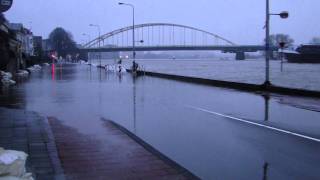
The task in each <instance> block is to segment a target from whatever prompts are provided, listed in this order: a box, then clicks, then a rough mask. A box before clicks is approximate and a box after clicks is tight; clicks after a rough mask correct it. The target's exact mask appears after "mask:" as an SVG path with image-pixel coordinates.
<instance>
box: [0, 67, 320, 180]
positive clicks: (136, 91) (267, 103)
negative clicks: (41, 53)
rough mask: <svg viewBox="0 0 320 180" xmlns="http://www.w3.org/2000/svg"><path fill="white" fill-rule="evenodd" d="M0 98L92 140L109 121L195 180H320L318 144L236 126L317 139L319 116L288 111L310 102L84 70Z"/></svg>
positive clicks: (58, 73)
mask: <svg viewBox="0 0 320 180" xmlns="http://www.w3.org/2000/svg"><path fill="white" fill-rule="evenodd" d="M0 97H1V101H0V102H1V105H2V106H7V107H10V108H22V109H25V110H28V111H35V112H38V113H40V114H41V115H43V116H46V117H48V116H53V117H56V118H57V119H59V120H61V121H62V122H63V123H64V124H65V125H67V126H70V127H73V128H76V129H77V130H78V131H79V132H81V133H83V134H85V135H89V136H93V137H95V138H97V139H100V140H103V139H104V138H106V135H107V134H106V132H105V129H104V127H103V125H102V124H103V121H102V120H101V118H104V119H109V120H112V121H114V122H116V123H119V124H121V125H122V126H124V127H125V128H127V129H128V130H130V131H131V132H133V133H135V134H136V135H137V136H139V137H140V138H141V139H143V140H144V141H145V142H147V143H149V144H150V145H152V146H153V147H154V148H156V149H157V150H159V151H160V152H162V153H163V154H165V155H166V156H167V157H169V158H170V159H172V160H174V161H175V162H177V163H178V164H180V165H181V166H183V167H185V168H186V169H188V170H189V171H190V172H192V173H193V174H195V175H196V176H198V177H199V178H201V179H226V180H229V179H230V180H234V179H244V180H246V179H264V180H265V179H271V180H273V179H290V180H292V179H319V178H320V172H319V169H320V163H319V162H320V156H319V151H320V142H317V141H314V140H310V139H307V138H304V137H301V136H295V135H292V134H290V133H285V132H281V131H276V130H273V129H270V128H265V127H260V126H257V125H254V124H249V123H245V122H241V121H237V120H236V118H239V119H243V120H247V121H249V122H255V123H258V124H263V125H266V126H268V127H275V128H278V129H282V130H285V131H289V132H292V133H299V134H301V135H305V136H308V137H312V138H315V139H317V138H320V132H319V128H320V113H319V112H318V111H317V109H313V110H310V108H301V107H297V106H296V105H293V104H299V102H303V104H307V105H308V104H309V102H310V104H315V105H316V106H317V105H319V104H320V103H319V100H317V99H305V98H291V97H285V96H279V95H271V96H267V95H261V94H253V93H247V92H240V91H235V90H229V89H223V88H216V87H210V86H202V85H195V84H189V83H182V82H177V81H172V80H165V79H159V78H152V77H137V78H134V77H132V76H131V75H130V74H127V73H123V74H121V75H120V74H117V73H111V72H109V73H107V72H105V71H100V70H98V69H96V68H95V67H90V66H87V65H63V66H60V65H57V66H55V69H54V73H53V72H52V67H46V68H44V69H43V70H42V71H39V72H35V73H33V74H32V75H31V77H30V78H29V79H28V80H26V81H25V82H23V83H20V84H18V85H17V86H15V87H13V88H11V89H9V90H5V89H3V90H2V95H1V96H0ZM307 105H305V106H304V107H306V106H307ZM308 109H309V110H308ZM210 112H213V113H210ZM214 113H215V114H214ZM223 115H224V116H223ZM226 116H230V117H235V118H234V119H232V118H228V117H226Z"/></svg>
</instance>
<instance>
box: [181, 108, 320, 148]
mask: <svg viewBox="0 0 320 180" xmlns="http://www.w3.org/2000/svg"><path fill="white" fill-rule="evenodd" d="M187 107H189V108H192V109H196V110H199V111H202V112H206V113H209V114H214V115H217V116H221V117H225V118H229V119H233V120H236V121H240V122H243V123H248V124H251V125H255V126H259V127H263V128H267V129H271V130H274V131H278V132H281V133H285V134H290V135H293V136H297V137H300V138H304V139H308V140H312V141H316V142H320V139H317V138H313V137H310V136H306V135H303V134H299V133H295V132H291V131H288V130H284V129H279V128H275V127H272V126H268V125H264V124H259V123H256V122H252V121H248V120H245V119H241V118H236V117H232V116H229V115H226V114H221V113H218V112H213V111H209V110H207V109H203V108H199V107H195V106H187Z"/></svg>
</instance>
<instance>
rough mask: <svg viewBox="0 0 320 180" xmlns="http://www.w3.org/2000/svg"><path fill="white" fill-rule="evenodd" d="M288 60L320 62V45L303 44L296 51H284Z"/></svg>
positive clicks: (294, 61)
mask: <svg viewBox="0 0 320 180" xmlns="http://www.w3.org/2000/svg"><path fill="white" fill-rule="evenodd" d="M283 53H284V55H285V57H286V59H287V60H288V62H292V63H320V45H301V46H299V47H298V48H297V49H296V50H295V51H289V50H285V51H283Z"/></svg>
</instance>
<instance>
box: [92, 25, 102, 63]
mask: <svg viewBox="0 0 320 180" xmlns="http://www.w3.org/2000/svg"><path fill="white" fill-rule="evenodd" d="M89 26H91V27H97V28H98V31H99V37H98V41H99V43H98V44H99V49H100V47H101V45H100V43H101V39H100V38H101V28H100V26H99V25H96V24H89ZM99 64H100V67H101V52H100V51H99Z"/></svg>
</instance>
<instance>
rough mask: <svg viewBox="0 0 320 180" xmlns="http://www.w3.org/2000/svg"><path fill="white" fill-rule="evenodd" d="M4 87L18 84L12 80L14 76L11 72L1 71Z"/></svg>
mask: <svg viewBox="0 0 320 180" xmlns="http://www.w3.org/2000/svg"><path fill="white" fill-rule="evenodd" d="M0 78H1V84H2V85H14V84H16V82H15V81H14V80H12V74H11V73H9V72H4V71H0Z"/></svg>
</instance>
